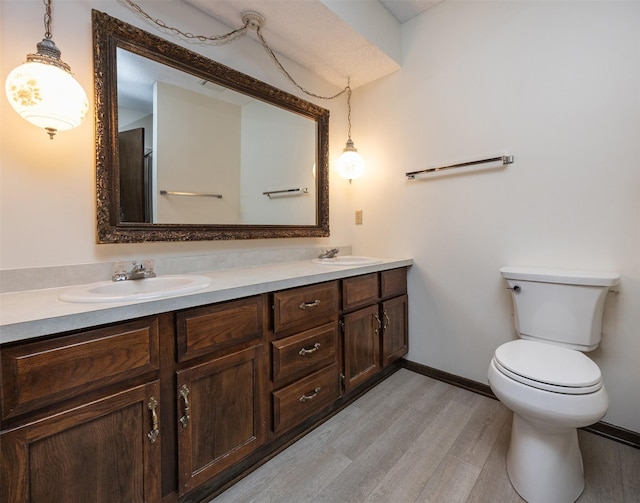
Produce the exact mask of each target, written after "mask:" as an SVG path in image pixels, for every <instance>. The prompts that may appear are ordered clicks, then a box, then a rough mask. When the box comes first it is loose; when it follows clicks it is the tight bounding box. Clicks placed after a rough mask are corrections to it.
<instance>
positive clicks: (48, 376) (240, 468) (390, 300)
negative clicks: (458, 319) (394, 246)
mask: <svg viewBox="0 0 640 503" xmlns="http://www.w3.org/2000/svg"><path fill="white" fill-rule="evenodd" d="M345 260H346V261H347V262H349V263H348V265H345V264H344V263H342V264H341V263H340V261H339V260H335V261H334V263H331V262H323V261H320V262H319V263H317V262H314V261H309V260H307V261H299V262H290V263H279V264H271V265H264V266H257V267H247V268H241V269H228V270H222V271H217V272H212V273H201V274H199V275H198V276H197V277H196V278H198V279H197V280H196V282H197V284H198V286H197V287H194V289H193V290H190V291H184V290H180V285H181V284H182V283H181V281H182V280H183V279H184V278H189V275H184V276H177V277H175V278H181V280H180V281H178V280H175V281H177V282H178V283H176V284H175V285H174V281H172V280H168V279H167V278H170V276H166V277H163V276H159V277H158V278H156V280H163V279H164V280H165V282H164V283H158V281H154V280H147V279H144V280H139V281H124V282H121V283H122V284H123V286H122V287H118V286H110V285H109V283H103V284H96V285H93V286H80V287H69V288H57V289H47V290H37V291H31V292H18V293H12V294H3V295H2V324H3V326H2V345H1V346H0V357H1V364H2V367H1V377H2V397H1V400H2V402H1V404H2V408H1V420H2V423H1V432H0V449H1V451H0V477H1V479H0V500H1V501H12V502H20V503H22V502H30V503H31V502H39V501H65V502H70V503H75V502H83V503H84V502H86V501H105V502H106V501H109V502H112V501H123V502H124V501H127V502H176V501H180V502H196V501H208V500H209V499H210V498H211V497H212V496H213V495H215V494H217V493H218V492H220V491H221V490H222V489H224V488H225V487H227V486H228V485H230V484H232V483H233V482H234V481H235V480H237V479H238V478H239V477H241V476H243V474H246V473H247V472H248V471H250V470H251V469H253V468H255V467H256V466H258V465H259V464H261V463H263V462H264V461H266V460H268V459H269V458H271V457H273V456H274V455H275V453H277V452H279V451H280V450H282V449H283V448H284V447H286V446H287V445H289V444H291V443H292V442H294V441H295V440H296V439H298V438H299V437H300V436H302V435H304V434H305V433H306V432H308V431H309V430H310V429H312V428H314V427H315V426H317V425H318V424H320V423H321V422H322V421H324V420H325V419H326V418H328V417H330V415H332V414H333V413H335V412H336V411H337V410H339V409H340V408H341V407H344V406H345V405H346V404H347V403H349V402H350V401H352V400H353V399H355V398H356V397H357V396H359V395H360V394H362V393H363V392H365V391H366V390H367V389H369V388H370V387H371V386H373V385H374V384H376V383H377V382H379V381H380V380H381V379H383V378H384V377H386V376H387V375H389V374H390V373H392V372H393V371H394V370H395V369H397V368H398V366H399V364H400V359H401V357H402V356H403V355H405V354H406V352H407V282H406V279H407V276H406V274H407V267H408V266H410V265H411V260H394V259H376V260H369V261H362V260H361V261H358V260H356V259H349V258H348V257H345ZM343 262H344V261H343ZM194 277H195V276H194ZM167 281H168V283H167ZM140 282H142V283H140ZM144 282H148V283H147V284H154V283H158V285H159V286H150V287H144V288H142V286H140V287H137V286H136V285H133V283H140V285H142V284H144ZM127 283H128V284H127ZM113 285H116V283H113ZM174 286H175V288H177V290H176V291H172V289H173V288H174ZM134 287H135V289H138V288H142V289H143V290H144V292H143V294H148V293H149V291H151V292H152V293H154V292H155V293H157V292H158V291H159V290H162V288H164V289H165V290H163V291H162V293H160V294H157V295H155V296H153V295H152V296H151V297H136V294H137V293H139V292H137V291H134V290H132V289H134ZM96 288H97V289H98V290H96ZM114 292H115V293H114ZM105 295H121V296H125V297H126V296H129V298H126V299H123V298H122V297H120V298H118V301H114V300H113V299H105V298H104V297H103V298H101V300H96V296H98V297H100V296H105ZM83 296H84V297H83ZM65 298H66V299H67V300H66V301H63V300H60V299H65Z"/></svg>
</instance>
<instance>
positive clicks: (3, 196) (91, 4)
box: [0, 0, 351, 270]
mask: <svg viewBox="0 0 640 503" xmlns="http://www.w3.org/2000/svg"><path fill="white" fill-rule="evenodd" d="M137 3H139V4H140V5H141V6H142V7H143V8H144V9H145V10H147V11H148V12H149V13H150V14H151V15H152V16H154V17H157V18H160V19H163V20H165V21H166V22H168V23H169V22H170V24H175V25H176V26H178V27H180V28H181V29H182V30H184V31H190V32H192V33H198V34H200V33H202V34H207V35H209V34H221V33H226V32H228V31H229V29H228V28H227V27H225V26H222V25H220V24H218V23H217V22H215V21H214V20H213V19H211V18H209V17H208V16H203V15H202V13H201V12H200V11H197V10H196V9H194V8H192V7H190V6H189V5H187V4H185V3H183V2H157V1H148V0H147V1H140V2H137ZM92 8H95V9H98V10H100V11H102V12H106V13H108V14H109V15H111V16H113V17H116V18H118V19H121V20H123V21H126V22H128V23H130V24H133V25H135V26H138V27H140V28H142V29H144V30H146V31H149V32H151V33H154V34H156V35H160V36H162V37H164V38H168V39H170V40H172V41H174V42H175V43H178V44H180V45H183V46H186V47H187V48H189V49H191V50H193V51H196V52H199V53H201V54H204V55H206V56H208V57H210V58H212V59H214V60H216V61H219V62H220V63H222V64H225V65H227V66H230V67H232V68H235V69H237V70H239V71H241V72H244V73H246V74H248V75H251V76H252V77H256V78H258V79H260V80H262V81H265V82H267V83H269V84H271V85H274V86H276V87H279V88H280V89H283V90H285V91H287V92H290V93H292V94H298V95H299V93H298V92H296V89H295V88H294V87H293V85H292V84H290V83H289V82H288V81H287V80H286V77H284V76H283V74H282V73H281V71H280V70H279V69H278V68H276V66H275V65H274V64H273V63H272V62H271V60H270V58H269V56H268V55H267V54H266V52H265V51H264V49H263V48H262V46H260V45H259V44H258V43H257V42H255V41H254V40H253V39H251V37H244V38H242V39H240V40H237V41H234V42H233V43H230V44H222V45H219V46H205V45H204V44H199V43H198V44H190V43H188V42H184V41H182V40H180V39H178V38H177V37H172V35H171V34H168V33H161V32H160V31H159V30H157V29H156V28H155V27H154V26H153V25H151V24H149V23H147V22H145V21H144V20H142V19H141V18H140V17H138V16H136V15H135V14H134V13H133V12H132V11H131V9H129V8H127V7H126V6H125V4H124V2H118V1H115V0H111V1H96V0H65V1H58V2H54V3H53V26H52V28H53V40H54V41H55V43H56V45H57V46H58V47H59V48H60V50H61V51H62V59H63V61H65V62H66V63H68V64H69V65H70V66H71V69H72V71H73V73H74V75H75V76H76V78H77V79H78V81H79V82H80V83H81V84H82V86H83V87H84V89H85V91H86V92H87V94H88V96H89V103H90V111H89V115H88V117H87V119H86V120H85V121H84V123H83V124H82V125H81V126H80V127H79V128H77V129H74V130H71V131H67V132H63V133H59V134H58V135H57V136H56V138H55V140H53V141H51V140H49V137H48V136H47V134H46V133H44V132H42V131H41V130H39V129H38V128H36V127H35V126H32V125H30V124H29V123H27V122H26V121H24V120H23V119H21V118H20V117H19V116H18V115H17V114H16V113H15V112H14V111H13V110H12V109H11V108H10V106H9V105H8V103H7V100H6V98H5V97H4V93H3V95H2V96H0V269H2V270H9V269H22V268H31V267H46V266H59V265H67V264H79V263H83V264H84V263H97V262H109V261H116V260H125V259H126V260H128V259H136V258H138V259H139V258H145V257H151V258H154V257H155V258H161V257H167V256H193V255H202V254H206V253H210V252H212V253H213V252H225V251H227V250H229V251H232V250H233V251H234V252H236V251H239V250H240V251H242V250H252V249H254V250H265V249H267V250H268V249H272V250H277V249H279V248H284V247H295V246H330V245H346V244H348V240H349V234H350V228H351V226H350V225H347V224H346V223H345V219H343V218H340V214H341V211H344V207H343V205H342V203H341V202H340V201H341V200H343V199H344V195H343V194H344V192H345V191H346V190H348V184H347V183H346V181H342V180H340V179H339V178H338V177H333V176H331V178H332V182H333V180H334V178H335V179H336V182H335V183H331V194H330V200H331V201H332V202H334V201H335V202H336V204H332V207H331V237H330V238H314V239H310V238H309V239H303V238H300V239H270V240H243V241H218V242H216V241H205V242H189V243H140V244H124V245H118V244H113V245H98V244H96V238H95V235H96V230H95V229H96V217H95V151H94V140H95V137H94V113H93V98H92V96H93V52H92V37H91V9H92ZM43 15H44V6H43V4H42V2H41V1H38V0H28V1H26V0H2V1H1V2H0V62H1V67H0V81H1V82H3V83H4V81H5V79H6V77H7V74H8V73H9V72H10V71H11V70H12V69H13V68H14V67H16V66H18V65H19V64H20V63H22V62H23V61H24V60H25V57H26V55H27V54H28V53H32V52H35V50H36V47H35V46H36V43H37V42H39V41H40V40H42V38H43V35H44V26H43V21H42V19H43ZM240 22H241V21H240V20H239V21H238V23H239V24H240ZM283 61H284V64H285V65H286V66H287V68H288V69H289V71H290V72H291V73H292V74H294V75H296V77H297V78H299V79H300V80H301V81H302V82H303V83H304V85H305V87H306V88H308V89H311V90H313V91H314V92H316V93H318V94H322V95H331V94H335V92H336V88H335V87H334V86H331V85H329V84H327V83H326V82H325V81H323V80H321V79H320V78H318V77H317V76H314V75H313V74H311V73H310V72H308V71H306V70H304V69H303V68H301V67H300V66H298V65H296V64H294V63H291V62H288V61H287V60H286V59H283ZM302 97H303V98H305V99H306V97H305V96H302ZM309 101H315V102H316V103H317V104H318V105H320V106H322V107H325V108H329V109H330V110H331V125H330V128H331V152H330V158H331V160H334V159H336V158H337V157H338V155H340V152H341V148H342V147H341V144H342V143H343V142H344V140H343V138H345V137H346V133H345V131H346V126H345V124H346V107H345V103H344V101H343V100H335V101H331V102H327V101H322V102H319V101H317V100H313V99H309ZM334 135H335V138H338V139H339V141H338V140H334Z"/></svg>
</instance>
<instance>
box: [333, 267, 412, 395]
mask: <svg viewBox="0 0 640 503" xmlns="http://www.w3.org/2000/svg"><path fill="white" fill-rule="evenodd" d="M362 306H366V307H362ZM407 307H408V297H407V282H406V269H405V268H399V269H392V270H389V271H382V272H380V273H372V274H367V275H364V276H356V277H353V278H348V279H345V280H343V281H342V308H343V311H344V313H345V314H343V316H342V337H343V368H344V370H343V375H344V379H343V382H344V389H345V392H350V391H352V390H353V389H354V388H356V387H357V386H359V385H360V384H362V383H364V382H366V381H368V380H369V379H371V378H372V377H373V376H374V375H376V374H377V373H378V372H379V371H380V370H381V369H382V368H384V367H386V366H387V365H389V364H390V363H391V362H393V361H395V360H397V359H399V358H401V357H402V356H404V355H405V354H406V353H407V350H408V328H407V327H408V319H407V313H408V309H407ZM354 309H355V310H354Z"/></svg>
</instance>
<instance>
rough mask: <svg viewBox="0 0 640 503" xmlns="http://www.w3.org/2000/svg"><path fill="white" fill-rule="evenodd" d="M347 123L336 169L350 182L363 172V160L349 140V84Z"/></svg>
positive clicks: (348, 87)
mask: <svg viewBox="0 0 640 503" xmlns="http://www.w3.org/2000/svg"><path fill="white" fill-rule="evenodd" d="M347 108H348V114H347V122H348V125H349V131H348V138H349V139H348V140H347V145H346V146H345V148H344V150H343V151H342V154H340V157H338V161H337V164H336V168H337V170H338V173H339V174H340V176H341V177H342V178H346V179H347V180H349V183H351V180H353V179H354V178H358V177H359V176H360V175H361V174H362V173H363V172H364V159H363V158H362V156H361V155H360V154H358V150H357V149H356V147H355V145H354V144H353V140H352V139H351V82H349V83H348V84H347Z"/></svg>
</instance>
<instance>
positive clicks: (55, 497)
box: [0, 381, 162, 503]
mask: <svg viewBox="0 0 640 503" xmlns="http://www.w3.org/2000/svg"><path fill="white" fill-rule="evenodd" d="M159 389H160V387H159V384H158V382H157V381H156V382H153V383H150V384H147V385H142V386H137V387H134V388H130V389H128V390H126V391H123V392H120V393H117V394H114V395H111V396H108V397H106V398H103V399H100V400H96V401H94V402H91V403H88V404H86V405H82V406H80V407H76V408H74V409H70V410H67V411H64V412H62V413H60V414H56V415H53V416H50V417H47V418H44V419H42V420H40V421H36V422H34V423H30V424H28V425H26V426H23V427H20V428H17V429H14V430H11V431H8V432H6V433H4V434H2V436H0V449H1V450H0V501H6V502H11V503H41V502H42V503H52V502H64V503H87V502H89V501H90V502H95V503H113V502H115V501H118V502H124V501H126V502H136V503H138V502H140V503H150V502H159V501H160V500H161V496H160V440H161V438H162V434H160V433H157V434H154V433H153V432H154V430H155V431H158V432H159V431H160V429H161V428H160V425H159V424H158V416H159V414H158V412H159V403H158V392H159Z"/></svg>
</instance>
